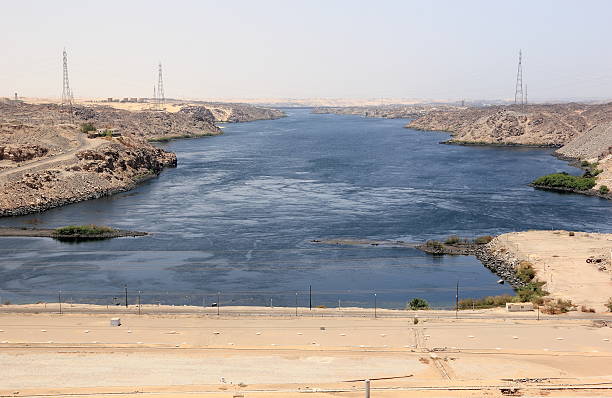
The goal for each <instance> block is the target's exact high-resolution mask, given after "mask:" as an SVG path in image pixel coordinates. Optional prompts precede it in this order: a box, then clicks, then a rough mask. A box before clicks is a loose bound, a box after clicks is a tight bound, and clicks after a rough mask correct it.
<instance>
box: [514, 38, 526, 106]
mask: <svg viewBox="0 0 612 398" xmlns="http://www.w3.org/2000/svg"><path fill="white" fill-rule="evenodd" d="M519 95H520V97H519ZM519 100H520V102H519ZM519 103H520V104H521V105H523V104H524V103H525V96H524V94H523V53H522V51H521V50H519V61H518V69H517V71H516V87H515V90H514V104H515V105H516V104H519Z"/></svg>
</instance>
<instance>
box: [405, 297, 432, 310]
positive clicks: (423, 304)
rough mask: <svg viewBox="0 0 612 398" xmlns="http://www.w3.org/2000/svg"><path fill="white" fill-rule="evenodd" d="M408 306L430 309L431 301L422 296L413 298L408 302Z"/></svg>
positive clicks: (416, 308) (412, 308) (417, 308)
mask: <svg viewBox="0 0 612 398" xmlns="http://www.w3.org/2000/svg"><path fill="white" fill-rule="evenodd" d="M408 308H410V309H411V310H427V309H429V303H428V302H427V300H425V299H422V298H413V299H412V300H410V302H409V303H408Z"/></svg>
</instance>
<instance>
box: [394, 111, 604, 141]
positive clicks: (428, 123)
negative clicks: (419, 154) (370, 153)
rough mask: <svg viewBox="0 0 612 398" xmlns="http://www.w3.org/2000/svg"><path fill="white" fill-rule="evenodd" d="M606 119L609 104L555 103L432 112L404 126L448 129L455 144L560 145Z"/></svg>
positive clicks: (418, 128) (439, 129)
mask: <svg viewBox="0 0 612 398" xmlns="http://www.w3.org/2000/svg"><path fill="white" fill-rule="evenodd" d="M609 121H612V104H606V105H582V104H557V105H528V106H525V107H521V106H507V107H502V106H492V107H484V108H467V109H461V110H454V111H448V112H438V111H434V112H429V113H427V114H426V115H424V116H422V117H420V118H418V119H416V120H413V121H411V122H410V123H408V125H407V126H406V127H408V128H412V129H417V130H432V131H446V132H450V133H451V134H452V136H453V137H452V139H451V140H450V142H454V143H466V144H498V145H536V146H550V147H561V146H563V145H565V144H566V143H568V142H570V141H571V140H572V139H574V138H576V137H578V136H580V135H581V134H583V133H585V132H586V131H588V130H589V129H591V128H592V127H594V126H597V125H599V124H601V123H604V122H609Z"/></svg>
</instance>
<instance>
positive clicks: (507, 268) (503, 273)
mask: <svg viewBox="0 0 612 398" xmlns="http://www.w3.org/2000/svg"><path fill="white" fill-rule="evenodd" d="M486 238H487V239H486V240H485V241H489V243H486V244H484V243H476V242H475V241H476V239H475V240H467V239H464V240H462V241H460V242H457V243H453V244H447V243H442V242H440V241H427V242H425V243H420V244H415V243H409V242H404V241H381V240H370V239H348V238H346V239H341V238H336V239H314V240H311V241H310V243H315V244H324V245H347V246H380V247H403V248H414V249H418V250H420V251H422V252H424V253H427V254H430V255H433V256H441V255H452V256H457V255H464V256H475V257H476V258H477V259H478V260H479V261H480V262H481V263H482V265H484V266H485V267H486V268H488V269H489V270H491V272H493V273H494V274H496V275H497V276H499V277H500V278H501V279H502V280H503V281H504V282H506V283H508V284H509V285H510V286H512V287H513V288H514V289H519V288H522V287H524V286H526V283H525V282H524V281H523V280H521V279H520V278H519V277H518V276H517V274H516V269H517V268H516V267H517V265H518V261H514V260H511V259H510V258H509V257H504V256H500V255H498V254H497V253H496V249H497V247H496V243H495V242H496V241H495V239H496V238H494V237H486ZM432 242H435V244H432Z"/></svg>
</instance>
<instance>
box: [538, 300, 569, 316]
mask: <svg viewBox="0 0 612 398" xmlns="http://www.w3.org/2000/svg"><path fill="white" fill-rule="evenodd" d="M574 307H575V306H574V304H572V302H571V300H562V299H557V300H556V301H555V300H550V301H548V302H547V303H546V304H545V305H544V308H543V309H542V312H543V313H545V314H550V315H558V314H565V313H566V312H569V311H570V310H572V309H573V308H574Z"/></svg>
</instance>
